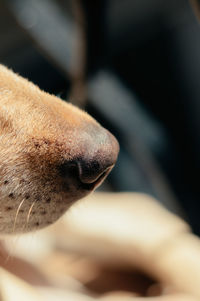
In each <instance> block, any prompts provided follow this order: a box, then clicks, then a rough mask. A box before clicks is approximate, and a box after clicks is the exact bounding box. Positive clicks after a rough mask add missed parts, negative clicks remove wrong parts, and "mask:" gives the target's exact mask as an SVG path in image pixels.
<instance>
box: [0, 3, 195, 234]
mask: <svg viewBox="0 0 200 301" xmlns="http://www.w3.org/2000/svg"><path fill="white" fill-rule="evenodd" d="M0 62H1V63H2V64H5V65H6V66H8V67H10V68H12V69H13V70H14V71H15V72H17V73H19V74H21V75H22V76H24V77H26V78H28V79H29V80H31V81H33V82H34V83H35V84H37V85H38V86H39V87H40V88H41V89H43V90H45V91H47V92H49V93H53V94H56V95H57V96H59V97H61V98H62V99H64V100H66V101H70V102H72V103H74V104H76V105H78V106H80V107H82V108H84V109H85V110H86V111H87V112H89V113H90V114H91V115H92V116H93V117H95V118H96V119H97V120H98V121H99V122H101V124H102V125H104V126H105V127H106V128H108V129H109V130H110V131H111V132H112V133H113V134H114V135H115V136H116V137H117V138H118V140H119V143H120V146H121V151H120V155H119V160H118V163H117V165H116V167H115V168H114V170H113V172H112V173H111V175H110V176H109V177H108V179H107V181H106V182H105V184H104V185H103V186H102V187H101V189H103V190H108V191H110V190H112V191H137V192H144V193H148V194H150V195H152V196H154V197H156V198H157V199H158V200H159V201H160V202H161V203H163V204H164V205H165V206H166V207H167V208H168V209H169V210H171V211H172V212H175V213H176V214H179V215H181V216H184V217H185V219H186V220H187V221H189V223H190V225H191V226H192V228H193V230H194V232H195V233H197V234H200V184H199V171H200V156H199V153H200V121H199V116H200V26H199V24H198V21H197V19H196V17H195V13H194V11H193V9H192V6H191V4H190V2H189V1H188V0H176V1H174V0H168V1H166V0H123V1H120V0H96V1H92V0H82V1H81V0H71V1H70V0H42V1H41V0H7V1H6V0H0Z"/></svg>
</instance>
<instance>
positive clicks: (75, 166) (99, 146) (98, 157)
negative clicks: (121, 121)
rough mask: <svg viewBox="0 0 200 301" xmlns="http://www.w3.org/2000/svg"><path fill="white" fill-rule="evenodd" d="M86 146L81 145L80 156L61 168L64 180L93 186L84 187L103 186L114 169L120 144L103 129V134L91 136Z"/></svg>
mask: <svg viewBox="0 0 200 301" xmlns="http://www.w3.org/2000/svg"><path fill="white" fill-rule="evenodd" d="M86 140H87V141H84V144H82V145H81V144H80V145H79V155H78V156H76V154H75V157H74V159H73V160H72V161H71V160H70V161H67V162H65V163H64V164H62V165H61V166H59V170H60V174H61V176H62V177H63V178H65V179H66V180H67V179H70V180H67V181H70V182H71V181H72V182H73V179H74V180H75V181H74V183H77V185H78V187H79V183H82V184H91V185H89V186H87V185H86V186H83V187H91V188H93V187H96V186H97V185H99V184H101V182H102V181H103V180H104V179H105V177H106V176H107V175H108V174H109V172H110V171H111V169H112V168H113V166H114V164H115V162H116V160H117V156H118V152H119V144H118V142H117V140H116V139H115V137H114V136H113V135H112V134H110V133H109V132H108V131H106V130H105V129H103V133H102V132H101V134H99V135H98V134H97V135H96V136H91V135H90V136H89V138H88V139H86ZM77 181H78V182H77Z"/></svg>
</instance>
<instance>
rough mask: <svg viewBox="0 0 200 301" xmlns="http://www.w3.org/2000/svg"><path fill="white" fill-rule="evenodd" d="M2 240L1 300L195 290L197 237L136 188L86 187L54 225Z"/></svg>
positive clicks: (173, 294) (199, 278)
mask: <svg viewBox="0 0 200 301" xmlns="http://www.w3.org/2000/svg"><path fill="white" fill-rule="evenodd" d="M6 244H7V245H6V248H5V249H4V248H3V247H2V252H1V266H2V267H1V270H0V274H1V275H0V276H1V277H0V293H1V300H3V301H8V300H52V301H53V300H58V301H59V300H70V301H78V300H79V301H86V300H88V301H89V300H91V301H92V300H124V301H125V300H145V299H146V298H147V297H150V296H151V297H152V298H151V300H154V297H155V300H158V301H159V300H165V301H167V300H169V301H170V300H176V301H178V300H181V301H183V300H187V301H189V300H199V298H200V289H199V282H200V240H199V239H198V238H197V237H196V236H194V235H193V234H191V233H190V228H189V226H188V225H187V224H186V223H185V222H184V221H182V220H181V219H180V218H178V217H176V216H175V215H173V214H171V213H169V212H168V211H167V210H166V209H164V208H163V207H161V205H160V204H159V203H157V202H156V201H155V200H154V199H152V198H150V197H149V196H146V195H143V194H134V193H119V194H116V193H96V194H93V195H92V196H91V197H89V198H87V199H85V200H83V201H81V202H79V203H78V204H77V205H75V206H74V207H72V208H71V210H70V211H69V212H68V213H67V214H65V216H64V217H62V218H61V219H60V220H59V221H58V222H57V223H56V224H55V225H53V226H50V227H49V228H47V229H46V230H42V231H39V232H37V233H31V234H29V235H23V236H18V237H10V238H7V239H6ZM6 250H7V251H6ZM156 296H157V297H156ZM158 296H160V297H158ZM137 297H143V298H144V299H143V298H139V299H138V298H137Z"/></svg>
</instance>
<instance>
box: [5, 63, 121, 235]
mask: <svg viewBox="0 0 200 301" xmlns="http://www.w3.org/2000/svg"><path fill="white" fill-rule="evenodd" d="M97 131H98V132H99V134H98V135H96V132H97ZM105 131H106V130H105V129H103V128H102V127H101V126H100V125H99V124H98V123H97V122H96V121H95V120H94V119H93V118H92V117H90V116H89V115H88V114H86V113H85V112H83V111H81V110H79V109H78V108H76V107H74V106H72V105H71V104H67V103H66V102H64V101H62V100H60V99H59V98H57V97H55V96H52V95H50V94H48V93H45V92H43V91H41V90H40V89H39V88H38V87H36V86H35V85H33V84H32V83H30V82H28V81H27V80H25V79H23V78H22V77H20V76H18V75H16V74H14V73H13V72H12V71H10V70H8V69H7V68H6V67H4V66H2V65H0V232H3V233H12V232H16V231H17V232H24V231H28V230H33V229H36V228H40V227H44V226H46V225H48V224H51V223H52V222H54V221H55V220H57V219H58V218H59V217H60V216H61V215H62V214H63V213H64V212H65V211H66V210H67V208H68V207H69V206H70V205H71V204H72V203H73V202H74V201H75V200H77V199H80V198H82V197H84V196H85V195H87V194H88V193H89V192H90V191H89V190H84V189H79V187H78V186H74V185H73V183H71V182H70V179H62V178H61V177H60V175H59V173H58V168H57V167H58V166H59V164H62V163H63V162H65V161H66V160H67V161H70V160H72V159H73V158H76V157H79V156H84V153H85V152H86V151H87V150H88V147H90V148H91V149H90V153H92V156H93V157H94V156H97V155H98V153H100V152H101V150H103V147H104V148H105V144H106V139H107V138H105ZM95 140H98V143H95V142H94V141H95ZM109 148H110V150H109ZM106 149H107V150H108V152H110V153H111V156H113V154H112V145H109V144H108V145H106ZM117 153H118V149H117V150H116V152H115V157H116V156H117ZM115 160H116V158H115Z"/></svg>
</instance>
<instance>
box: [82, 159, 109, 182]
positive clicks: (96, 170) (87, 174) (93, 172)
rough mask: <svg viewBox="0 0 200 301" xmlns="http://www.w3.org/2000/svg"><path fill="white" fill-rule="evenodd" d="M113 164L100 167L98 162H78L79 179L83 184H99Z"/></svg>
mask: <svg viewBox="0 0 200 301" xmlns="http://www.w3.org/2000/svg"><path fill="white" fill-rule="evenodd" d="M113 166H114V165H113V164H112V165H109V166H104V167H102V166H101V165H100V164H99V162H98V161H93V162H89V163H85V162H83V161H79V162H78V171H79V179H80V181H81V182H82V183H84V184H92V183H95V182H99V181H100V180H101V179H103V178H105V177H106V176H107V175H108V174H109V172H110V171H111V169H112V168H113Z"/></svg>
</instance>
